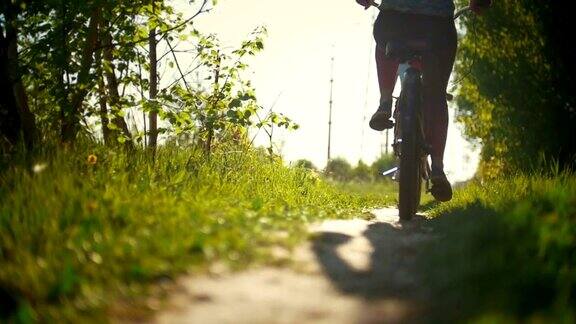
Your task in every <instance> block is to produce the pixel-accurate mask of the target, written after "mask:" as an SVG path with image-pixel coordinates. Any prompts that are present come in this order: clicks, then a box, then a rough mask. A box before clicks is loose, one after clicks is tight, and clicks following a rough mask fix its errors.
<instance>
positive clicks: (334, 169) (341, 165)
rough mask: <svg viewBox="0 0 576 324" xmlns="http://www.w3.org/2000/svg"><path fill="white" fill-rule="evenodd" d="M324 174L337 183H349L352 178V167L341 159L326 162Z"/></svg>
mask: <svg viewBox="0 0 576 324" xmlns="http://www.w3.org/2000/svg"><path fill="white" fill-rule="evenodd" d="M324 173H325V174H326V175H327V176H328V177H330V178H332V179H334V180H337V181H350V180H351V179H352V178H353V175H352V166H351V165H350V163H348V161H346V160H345V159H343V158H335V159H332V160H330V161H328V163H327V164H326V169H324Z"/></svg>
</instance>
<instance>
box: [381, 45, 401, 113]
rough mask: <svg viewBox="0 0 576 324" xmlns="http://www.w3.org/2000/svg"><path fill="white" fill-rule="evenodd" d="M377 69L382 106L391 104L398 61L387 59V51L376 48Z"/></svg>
mask: <svg viewBox="0 0 576 324" xmlns="http://www.w3.org/2000/svg"><path fill="white" fill-rule="evenodd" d="M376 69H377V72H378V85H379V86H380V104H382V103H385V102H389V101H390V102H391V101H392V92H394V85H395V84H396V76H397V73H398V60H394V59H389V58H387V57H386V51H385V49H383V48H381V47H380V46H376Z"/></svg>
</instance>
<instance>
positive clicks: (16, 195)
mask: <svg viewBox="0 0 576 324" xmlns="http://www.w3.org/2000/svg"><path fill="white" fill-rule="evenodd" d="M5 162H6V161H5ZM4 165H10V166H9V167H7V168H5V169H4V170H2V171H1V172H0V184H1V187H0V295H1V296H0V297H1V298H2V299H3V300H5V301H6V302H3V303H2V304H3V307H2V312H1V313H2V314H0V315H1V316H2V317H0V319H2V318H3V319H4V320H6V319H11V320H14V321H19V322H30V321H42V322H52V321H59V322H67V321H78V320H80V319H88V318H89V319H91V320H94V321H99V320H105V318H106V310H109V309H111V306H113V305H114V304H115V303H117V302H118V300H132V299H134V297H135V296H138V295H141V294H143V293H144V292H145V291H146V287H147V284H149V283H154V282H156V281H157V280H158V279H162V278H171V277H173V276H174V275H176V274H178V273H183V272H186V271H190V270H192V271H194V269H196V270H201V269H202V268H203V267H204V266H205V265H206V264H209V263H210V262H213V261H216V260H218V261H224V262H226V263H227V264H229V265H230V266H231V267H242V266H245V265H247V264H250V263H252V262H267V261H268V260H270V256H269V254H268V249H267V248H268V247H270V246H272V245H275V244H283V245H285V246H286V247H291V246H293V245H294V244H296V243H297V242H298V241H299V240H300V239H302V238H304V237H305V225H306V224H307V223H309V222H311V221H315V220H318V219H323V218H326V217H345V216H346V215H349V214H350V213H351V212H353V211H357V210H359V209H361V208H363V207H367V206H373V205H383V204H386V202H387V201H386V200H387V199H388V198H386V196H385V195H381V196H378V195H372V196H370V197H364V196H361V195H358V194H349V193H345V192H343V191H342V190H338V189H336V188H334V187H333V186H331V185H329V184H327V183H326V182H324V181H323V180H321V179H319V178H318V177H316V176H315V175H314V174H313V173H311V172H310V171H307V170H305V169H302V168H288V167H285V166H284V165H283V164H282V162H281V161H280V160H279V159H271V158H270V157H269V156H267V155H265V154H262V153H260V152H258V151H256V150H252V149H241V150H238V149H237V148H233V149H229V150H227V149H226V148H221V149H219V150H216V151H215V152H214V153H213V154H212V155H211V156H210V157H207V156H205V155H204V154H202V153H201V152H199V151H197V150H194V149H185V148H178V147H163V148H160V149H159V150H158V152H157V156H156V159H155V161H152V160H151V158H150V156H149V155H148V154H146V153H145V152H141V151H135V152H131V153H129V154H127V153H123V152H118V151H111V150H108V149H106V148H105V147H101V146H97V145H86V146H82V147H76V148H75V149H74V150H72V149H69V150H53V151H50V152H48V151H47V152H45V153H41V154H39V155H38V156H37V157H36V158H35V159H34V161H33V162H32V163H28V164H26V163H17V162H14V161H8V162H7V163H5V164H4Z"/></svg>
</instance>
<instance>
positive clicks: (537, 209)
mask: <svg viewBox="0 0 576 324" xmlns="http://www.w3.org/2000/svg"><path fill="white" fill-rule="evenodd" d="M574 197H576V177H575V176H574V174H572V173H561V174H557V175H556V176H541V175H534V174H532V175H530V176H526V175H520V176H515V177H511V178H508V179H501V180H498V181H490V182H485V183H474V184H470V185H468V186H467V187H465V188H464V189H462V190H457V191H456V193H455V197H454V199H453V200H452V201H451V202H449V203H446V204H442V205H439V206H437V207H436V208H435V209H433V210H432V211H431V213H432V215H433V216H440V215H442V216H441V217H437V218H435V219H434V220H433V221H432V222H431V223H429V224H428V225H429V226H431V228H432V230H433V231H435V232H438V233H442V237H441V238H440V239H439V240H437V241H434V242H433V244H429V245H428V248H426V249H425V250H424V251H422V254H423V255H424V256H426V257H425V258H424V260H426V262H425V264H423V265H421V267H422V268H423V269H426V271H425V273H423V274H422V275H423V276H425V277H426V280H427V281H426V282H430V283H431V285H432V287H434V291H435V293H436V294H438V296H442V298H441V300H438V301H437V303H438V304H439V305H435V306H434V307H435V308H436V309H438V313H442V312H443V314H438V315H439V316H444V317H443V318H444V320H446V315H447V314H450V315H451V316H454V318H452V320H451V321H455V320H460V321H465V322H470V321H471V320H472V321H479V322H482V321H484V322H494V321H500V322H501V321H504V322H507V323H509V322H540V323H546V322H556V323H570V322H573V321H574V319H575V316H576V307H575V305H576V294H575V292H576V269H575V268H574V262H573V261H574V257H575V256H576V254H575V253H576V222H575V220H576V218H575V217H576V200H575V199H574ZM441 264H444V265H449V266H437V265H441Z"/></svg>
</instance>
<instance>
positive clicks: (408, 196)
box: [398, 82, 423, 220]
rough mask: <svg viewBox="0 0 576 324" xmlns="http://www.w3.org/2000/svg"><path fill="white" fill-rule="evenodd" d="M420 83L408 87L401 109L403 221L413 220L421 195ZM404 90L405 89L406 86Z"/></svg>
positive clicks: (399, 206)
mask: <svg viewBox="0 0 576 324" xmlns="http://www.w3.org/2000/svg"><path fill="white" fill-rule="evenodd" d="M419 85H420V84H419V83H416V82H413V83H412V84H407V85H406V88H405V91H404V94H403V96H401V97H403V98H401V100H402V101H403V102H402V103H403V104H402V107H401V109H400V122H401V125H400V133H401V138H402V142H401V144H400V179H399V180H400V181H399V187H400V188H399V194H398V210H399V213H400V219H401V220H409V219H411V218H412V217H413V216H414V215H415V214H416V211H417V210H418V206H419V205H420V197H421V194H422V157H423V155H422V145H421V143H422V139H421V133H422V128H421V125H420V118H419V115H418V112H419V107H420V104H421V96H420V88H419ZM403 88H404V87H403Z"/></svg>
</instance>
